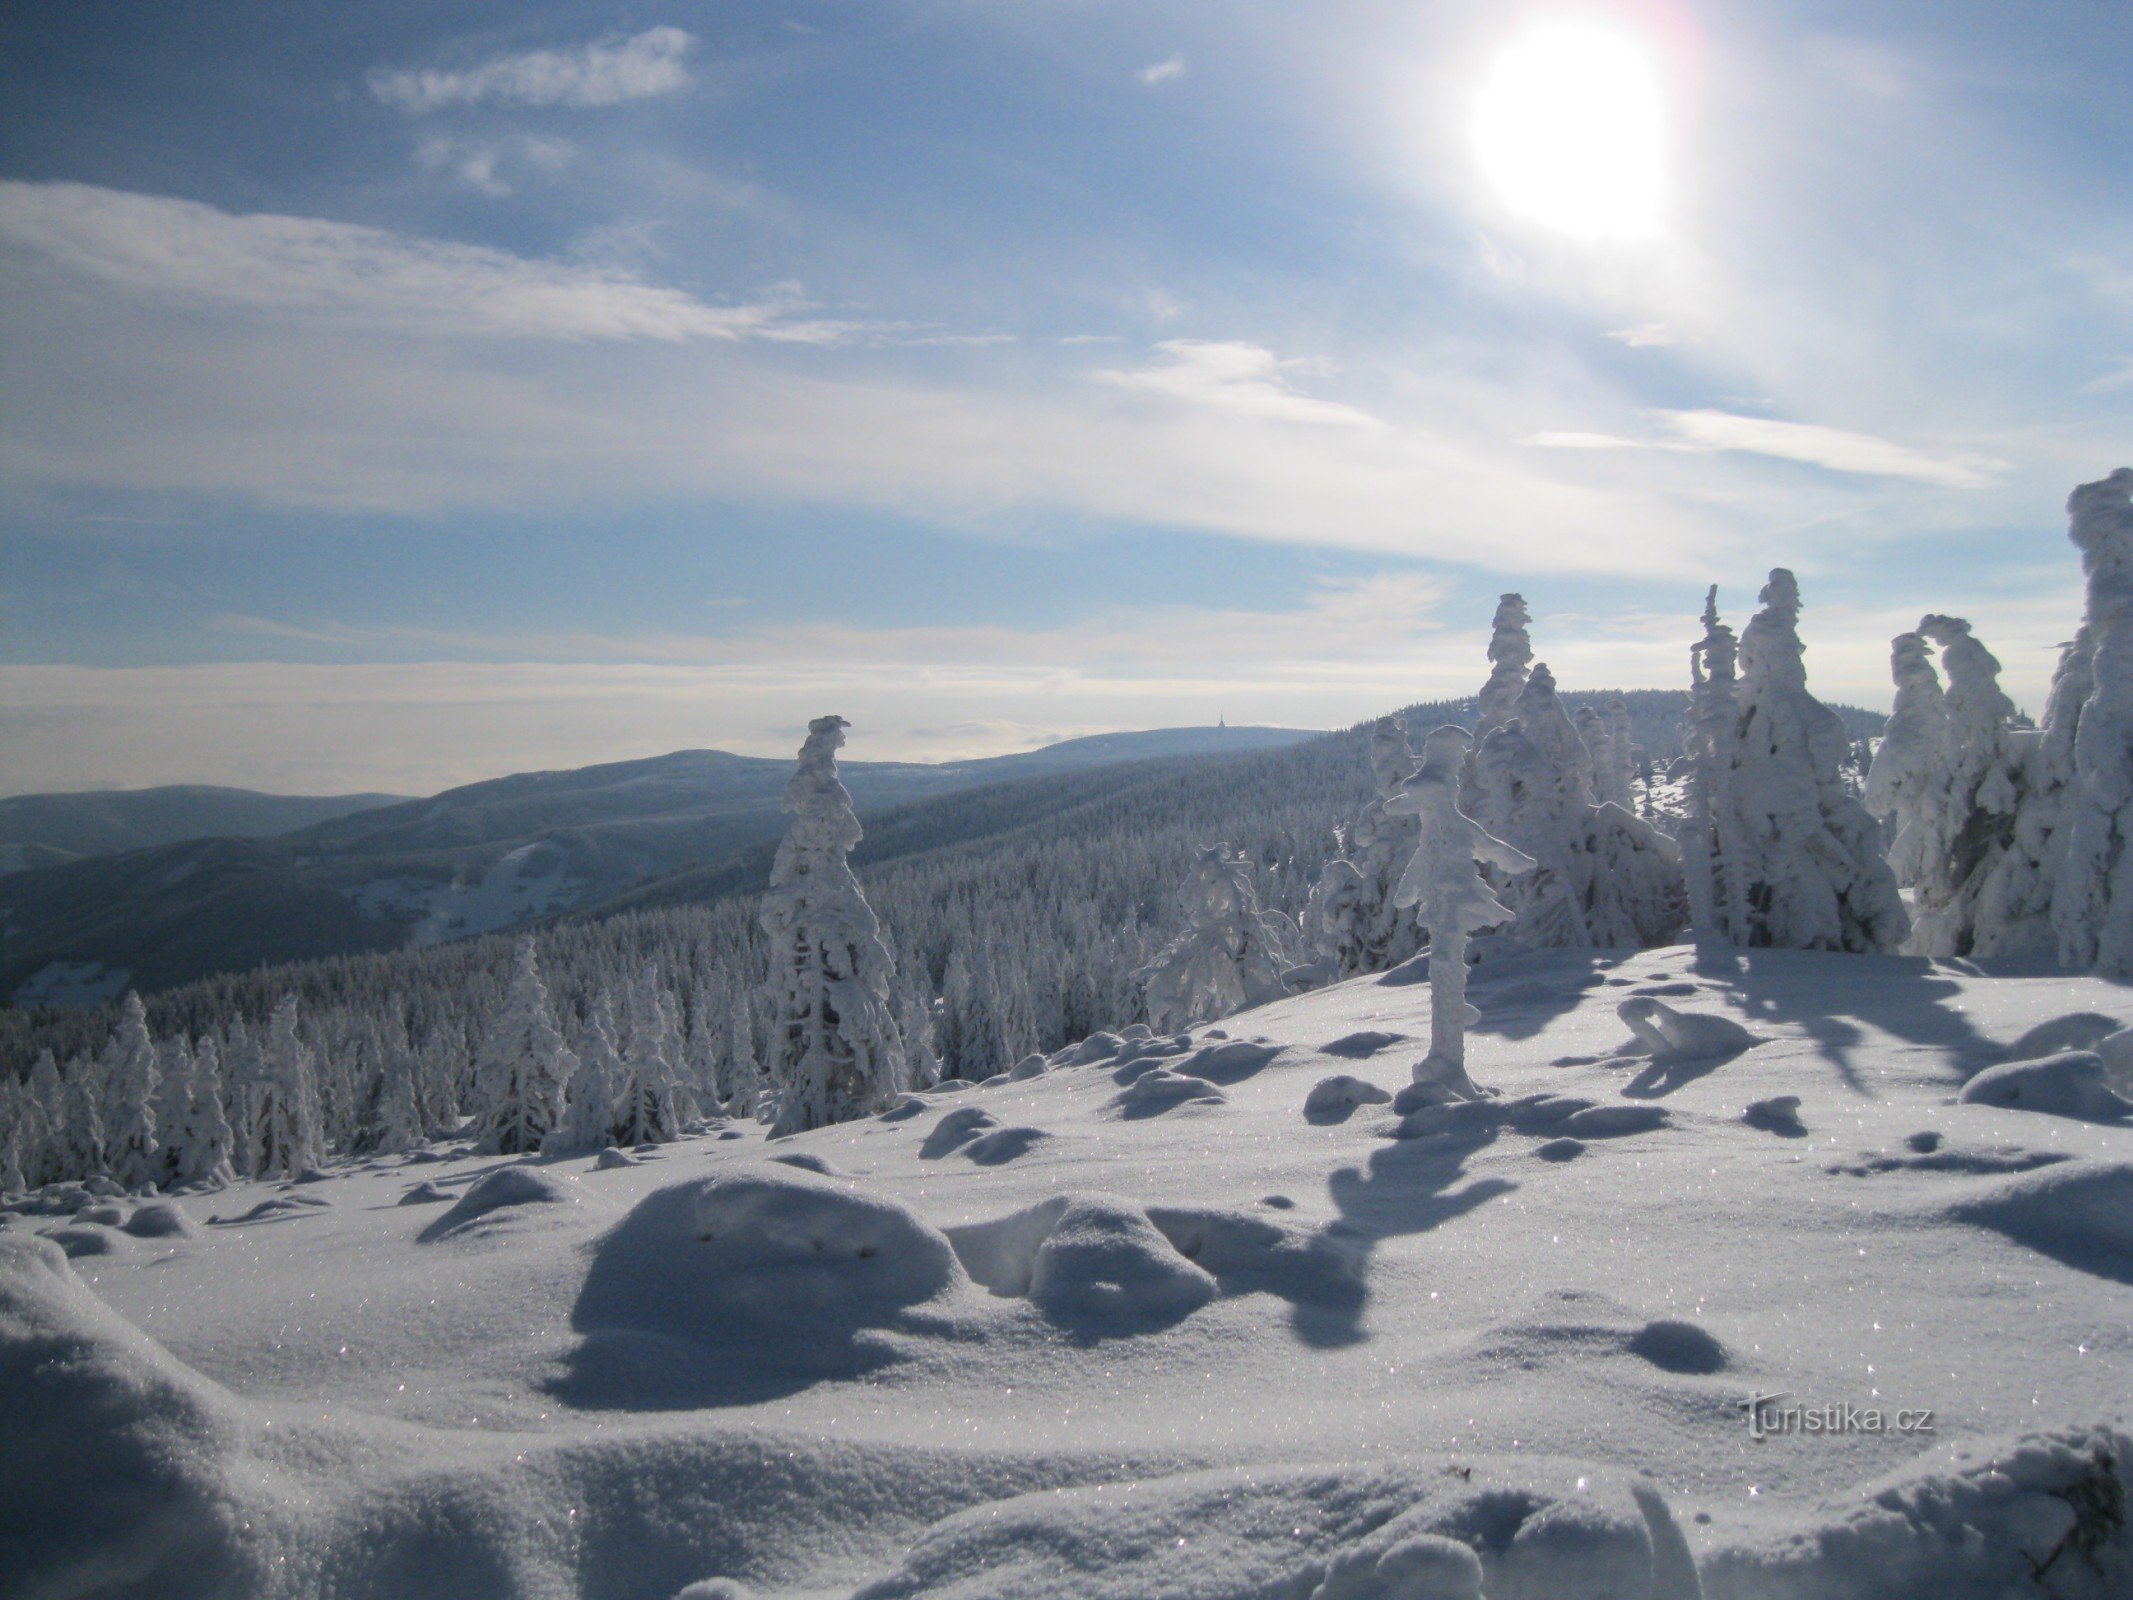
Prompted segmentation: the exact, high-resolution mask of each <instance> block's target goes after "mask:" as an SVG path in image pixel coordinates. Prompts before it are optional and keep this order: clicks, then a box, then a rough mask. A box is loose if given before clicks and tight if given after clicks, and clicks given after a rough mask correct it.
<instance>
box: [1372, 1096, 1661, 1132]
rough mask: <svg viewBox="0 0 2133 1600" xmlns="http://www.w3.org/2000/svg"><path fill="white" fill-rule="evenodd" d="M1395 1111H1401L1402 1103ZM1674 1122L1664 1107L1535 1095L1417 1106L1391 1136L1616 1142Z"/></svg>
mask: <svg viewBox="0 0 2133 1600" xmlns="http://www.w3.org/2000/svg"><path fill="white" fill-rule="evenodd" d="M1393 1109H1394V1110H1395V1111H1397V1110H1398V1109H1399V1101H1398V1100H1395V1101H1394V1102H1393ZM1672 1120H1673V1119H1672V1117H1671V1116H1670V1115H1669V1114H1668V1112H1667V1110H1666V1108H1665V1107H1664V1106H1651V1105H1598V1104H1595V1103H1594V1102H1593V1101H1590V1100H1587V1099H1584V1098H1582V1097H1580V1096H1578V1095H1567V1094H1562V1095H1558V1094H1532V1095H1521V1096H1520V1097H1518V1098H1517V1099H1515V1100H1447V1101H1438V1102H1434V1103H1431V1104H1428V1105H1423V1106H1419V1107H1417V1108H1416V1109H1415V1110H1413V1111H1410V1112H1409V1113H1407V1115H1406V1116H1404V1117H1402V1118H1401V1119H1400V1121H1399V1124H1398V1126H1397V1127H1395V1128H1394V1130H1393V1137H1394V1138H1396V1139H1430V1138H1437V1137H1441V1136H1453V1137H1466V1138H1472V1139H1488V1138H1491V1137H1493V1136H1494V1135H1495V1134H1496V1132H1497V1131H1498V1130H1500V1129H1509V1130H1510V1131H1511V1132H1513V1133H1524V1134H1532V1135H1535V1136H1540V1137H1546V1138H1551V1139H1552V1138H1572V1139H1618V1138H1621V1137H1623V1136H1624V1135H1627V1134H1633V1133H1649V1132H1651V1131H1652V1130H1653V1129H1655V1128H1664V1127H1666V1126H1668V1125H1669V1124H1670V1123H1671V1122H1672Z"/></svg>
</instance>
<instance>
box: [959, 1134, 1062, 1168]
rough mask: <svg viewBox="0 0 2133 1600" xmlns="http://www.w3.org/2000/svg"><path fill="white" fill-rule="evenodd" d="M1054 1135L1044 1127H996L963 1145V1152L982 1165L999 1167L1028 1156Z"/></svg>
mask: <svg viewBox="0 0 2133 1600" xmlns="http://www.w3.org/2000/svg"><path fill="white" fill-rule="evenodd" d="M1051 1137H1052V1136H1051V1135H1050V1134H1049V1133H1047V1132H1045V1130H1044V1129H1042V1128H995V1129H994V1130H993V1131H992V1132H990V1133H985V1134H980V1135H979V1136H978V1137H977V1138H975V1139H973V1140H971V1141H970V1143H968V1144H966V1145H964V1146H963V1154H964V1155H966V1156H968V1157H969V1158H970V1159H971V1160H973V1161H975V1162H976V1163H977V1164H978V1165H979V1166H981V1167H997V1166H1001V1165H1004V1164H1005V1163H1007V1162H1009V1161H1013V1160H1015V1159H1016V1158H1018V1157H1020V1156H1026V1155H1028V1154H1029V1153H1030V1151H1032V1150H1034V1149H1036V1148H1037V1146H1039V1145H1040V1144H1042V1143H1044V1141H1045V1140H1047V1139H1049V1138H1051Z"/></svg>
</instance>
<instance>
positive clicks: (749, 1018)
mask: <svg viewBox="0 0 2133 1600" xmlns="http://www.w3.org/2000/svg"><path fill="white" fill-rule="evenodd" d="M725 1069H726V1070H725V1080H724V1082H723V1083H722V1084H721V1085H720V1087H721V1089H723V1090H724V1092H725V1096H726V1114H727V1115H728V1116H734V1117H753V1116H755V1115H756V1114H757V1113H758V1112H759V1111H760V1110H761V1109H762V1104H763V1069H762V1068H761V1067H760V1066H759V1065H757V1061H756V1053H755V1005H754V1002H753V1001H751V1000H750V999H749V998H748V989H747V987H746V986H745V985H743V984H739V983H736V984H735V985H734V986H733V988H732V990H731V992H730V993H729V994H728V995H727V997H726V1047H725Z"/></svg>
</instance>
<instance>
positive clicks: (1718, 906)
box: [1681, 583, 1751, 950]
mask: <svg viewBox="0 0 2133 1600" xmlns="http://www.w3.org/2000/svg"><path fill="white" fill-rule="evenodd" d="M1738 658H1739V647H1738V646H1737V645H1736V644H1735V642H1734V638H1733V630H1732V629H1731V628H1729V627H1727V626H1726V625H1725V624H1724V623H1723V622H1721V621H1719V619H1718V585H1717V584H1715V583H1714V584H1713V585H1711V587H1710V590H1709V591H1708V592H1707V593H1706V594H1705V595H1704V601H1703V637H1702V638H1701V639H1699V640H1698V641H1697V642H1696V643H1695V644H1694V645H1693V646H1692V647H1691V648H1690V650H1689V711H1688V719H1687V721H1686V723H1685V724H1684V726H1683V728H1682V743H1683V744H1684V746H1685V747H1686V753H1687V760H1688V769H1689V775H1688V817H1687V820H1686V822H1685V823H1684V825H1683V827H1682V830H1681V854H1682V867H1683V875H1684V877H1685V878H1686V880H1687V887H1688V900H1689V921H1690V924H1691V926H1692V927H1693V928H1694V930H1695V936H1696V944H1697V947H1698V948H1699V949H1703V950H1709V949H1713V948H1722V947H1725V946H1728V945H1744V944H1747V943H1748V942H1749V934H1750V929H1749V924H1748V891H1747V885H1748V879H1749V875H1750V871H1751V863H1750V861H1749V859H1748V841H1747V838H1746V837H1745V835H1744V834H1743V831H1742V813H1741V808H1740V806H1739V804H1738V803H1737V794H1738V791H1737V783H1738V780H1737V777H1736V774H1735V772H1734V748H1733V745H1734V731H1735V728H1736V726H1737V725H1738V723H1739V720H1740V693H1739V690H1740V685H1739V679H1738V677H1737V676H1736V674H1735V670H1734V669H1735V664H1736V662H1737V660H1738Z"/></svg>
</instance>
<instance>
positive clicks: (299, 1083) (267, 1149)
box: [249, 994, 326, 1178]
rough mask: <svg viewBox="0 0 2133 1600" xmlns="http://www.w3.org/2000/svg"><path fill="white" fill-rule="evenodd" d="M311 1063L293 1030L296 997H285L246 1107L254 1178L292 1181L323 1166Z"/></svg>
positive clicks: (309, 1053) (323, 1145) (277, 1009)
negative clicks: (249, 1120)
mask: <svg viewBox="0 0 2133 1600" xmlns="http://www.w3.org/2000/svg"><path fill="white" fill-rule="evenodd" d="M316 1062H317V1058H316V1057H315V1056H314V1055H313V1054H312V1051H311V1047H310V1046H309V1045H308V1044H306V1043H305V1042H304V1039H303V1036H302V1034H301V1033H300V1032H299V1030H298V1025H297V1004H296V996H295V995H293V994H291V995H284V996H283V997H282V1000H281V1003H280V1004H279V1005H277V1006H276V1007H275V1008H274V1015H273V1016H272V1017H271V1018H270V1019H269V1020H268V1022H267V1038H266V1043H265V1044H264V1045H263V1046H261V1048H260V1065H259V1081H258V1082H257V1083H256V1084H255V1085H254V1086H253V1091H252V1098H251V1105H250V1107H249V1110H250V1113H251V1139H250V1144H251V1168H252V1174H253V1176H254V1177H260V1178H294V1177H296V1176H298V1175H299V1174H301V1173H302V1172H303V1171H304V1169H305V1168H307V1167H315V1166H317V1165H318V1164H319V1162H321V1161H323V1160H325V1158H326V1141H325V1133H324V1130H323V1129H322V1128H321V1126H320V1122H319V1103H318V1082H317V1068H316Z"/></svg>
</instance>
